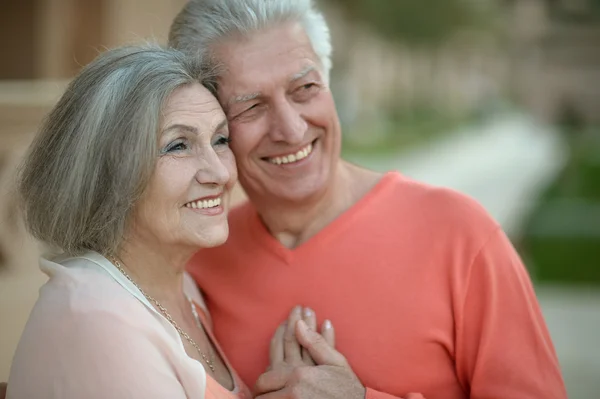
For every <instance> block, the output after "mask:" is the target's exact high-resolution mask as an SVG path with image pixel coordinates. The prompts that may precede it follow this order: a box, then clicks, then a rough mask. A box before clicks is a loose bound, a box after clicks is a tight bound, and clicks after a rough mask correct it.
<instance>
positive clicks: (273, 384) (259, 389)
mask: <svg viewBox="0 0 600 399" xmlns="http://www.w3.org/2000/svg"><path fill="white" fill-rule="evenodd" d="M291 371H292V368H290V367H279V368H276V369H273V370H271V371H267V372H266V373H263V374H262V375H261V376H260V377H258V380H256V384H255V385H254V389H253V391H254V395H255V396H256V395H261V394H265V393H267V392H272V391H278V390H280V389H283V388H284V387H285V384H286V382H287V380H288V379H289V377H290V375H291Z"/></svg>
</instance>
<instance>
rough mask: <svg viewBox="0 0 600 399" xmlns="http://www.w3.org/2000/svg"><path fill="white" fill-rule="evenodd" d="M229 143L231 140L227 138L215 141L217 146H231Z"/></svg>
mask: <svg viewBox="0 0 600 399" xmlns="http://www.w3.org/2000/svg"><path fill="white" fill-rule="evenodd" d="M229 143H231V138H229V137H225V136H219V137H218V138H217V140H216V141H215V144H214V145H217V146H221V145H229Z"/></svg>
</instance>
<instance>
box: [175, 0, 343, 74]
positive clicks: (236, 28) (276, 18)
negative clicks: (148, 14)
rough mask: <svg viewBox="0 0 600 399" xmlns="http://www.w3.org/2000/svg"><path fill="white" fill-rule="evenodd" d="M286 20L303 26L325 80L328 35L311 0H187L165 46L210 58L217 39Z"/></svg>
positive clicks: (327, 62) (246, 32) (329, 58)
mask: <svg viewBox="0 0 600 399" xmlns="http://www.w3.org/2000/svg"><path fill="white" fill-rule="evenodd" d="M289 21H294V22H300V24H301V25H302V26H303V28H304V30H305V32H306V34H307V36H308V38H309V40H310V42H311V44H312V47H313V50H314V52H315V54H316V55H317V57H319V60H320V63H321V66H322V68H323V73H324V78H325V79H326V80H327V81H329V72H330V70H331V51H332V47H331V36H330V33H329V27H328V26H327V22H326V21H325V17H324V16H323V14H322V13H321V12H319V11H318V10H317V9H316V8H315V6H314V4H313V2H312V0H190V1H188V3H187V4H186V5H185V6H184V7H183V9H182V10H181V12H180V13H179V14H178V15H177V17H176V18H175V20H174V21H173V24H172V25H171V29H170V32H169V45H170V46H172V47H175V48H178V49H180V50H183V51H186V52H192V53H200V54H203V55H205V57H206V59H210V58H211V57H210V51H211V46H212V45H214V44H215V43H217V42H219V41H220V40H223V39H226V38H228V37H231V36H233V35H236V34H241V35H248V34H250V33H252V32H256V31H260V30H262V29H265V28H268V27H271V26H273V25H275V24H278V23H282V22H289ZM215 61H218V60H215ZM215 66H216V65H215Z"/></svg>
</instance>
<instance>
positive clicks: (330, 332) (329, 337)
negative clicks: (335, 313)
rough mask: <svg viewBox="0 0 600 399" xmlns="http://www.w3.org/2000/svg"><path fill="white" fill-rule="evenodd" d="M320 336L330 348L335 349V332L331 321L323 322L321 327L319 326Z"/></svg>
mask: <svg viewBox="0 0 600 399" xmlns="http://www.w3.org/2000/svg"><path fill="white" fill-rule="evenodd" d="M321 335H322V336H323V339H325V342H327V344H329V346H331V347H332V348H335V330H334V329H333V324H331V321H329V320H325V321H324V322H323V325H322V326H321Z"/></svg>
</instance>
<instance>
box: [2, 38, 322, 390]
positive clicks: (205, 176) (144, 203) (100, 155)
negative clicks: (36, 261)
mask: <svg viewBox="0 0 600 399" xmlns="http://www.w3.org/2000/svg"><path fill="white" fill-rule="evenodd" d="M205 86H209V87H210V77H209V76H207V75H206V74H205V73H203V72H202V65H201V63H200V62H199V61H198V60H196V59H192V58H188V57H186V56H184V55H183V54H182V53H180V52H178V51H176V50H166V49H161V48H159V47H152V46H146V47H127V48H121V49H116V50H112V51H108V52H106V53H104V54H102V55H101V56H100V57H99V58H97V59H96V60H95V61H94V62H93V63H92V64H90V65H89V66H87V67H86V68H84V69H83V71H82V72H81V73H80V75H79V76H78V77H77V78H75V80H74V81H73V82H72V83H71V85H70V86H69V88H68V89H67V91H66V93H65V94H64V95H63V97H62V98H61V99H60V101H59V102H58V104H57V105H56V107H55V108H54V109H53V111H52V112H51V113H50V115H49V116H48V118H47V119H46V121H45V123H44V125H43V126H42V128H41V131H40V133H39V135H38V136H37V138H36V139H35V141H34V142H33V144H32V146H31V149H30V153H29V155H28V157H27V159H26V162H25V164H24V167H23V169H22V175H21V178H20V186H19V192H20V196H21V203H22V206H23V208H24V214H25V219H26V223H27V226H28V228H29V229H30V231H31V232H32V233H33V234H34V236H35V237H37V238H39V239H40V240H42V241H44V242H46V243H47V244H49V245H51V246H53V247H56V248H57V249H59V250H60V252H61V253H62V254H61V255H60V256H58V257H54V258H49V257H48V258H42V260H41V269H42V270H43V271H44V273H46V274H47V275H48V276H49V281H48V282H47V283H46V284H45V285H44V286H43V287H42V288H41V290H40V296H39V299H38V301H37V303H36V305H35V307H34V309H33V311H32V313H31V315H30V318H29V321H28V323H27V326H26V328H25V331H24V333H23V336H22V338H21V341H20V343H19V346H18V348H17V351H16V354H15V357H14V361H13V364H12V369H11V373H10V377H9V384H8V392H7V396H8V398H11V399H12V398H15V399H17V398H19V399H21V398H36V399H39V398H67V399H68V398H86V399H89V398H203V397H211V398H212V397H214V398H249V397H250V396H251V394H250V392H249V390H248V388H247V387H246V386H244V384H243V383H242V382H241V380H240V379H239V378H238V377H237V375H236V374H235V372H234V371H233V370H232V369H231V367H230V366H229V364H228V363H227V360H226V358H225V356H224V355H223V353H222V352H221V350H220V348H219V346H218V344H217V342H216V341H215V339H214V337H213V335H212V332H211V330H210V320H209V318H208V316H207V314H206V312H205V309H204V305H203V302H202V298H201V296H200V293H199V292H198V290H197V288H196V286H195V284H194V283H193V282H192V281H191V279H190V278H189V276H188V275H187V274H186V273H185V272H184V266H185V264H186V262H187V261H188V260H189V258H190V257H191V256H192V255H193V254H194V253H195V252H196V251H197V250H198V249H199V248H202V247H212V246H216V245H220V244H222V243H223V242H225V240H226V239H227V236H228V225H227V214H228V210H229V206H228V199H229V196H230V193H231V189H232V187H233V185H234V183H235V181H236V177H237V174H236V167H235V161H234V157H233V154H232V152H231V150H230V149H229V140H230V139H229V132H228V126H227V121H226V118H225V115H224V113H223V110H222V109H221V107H220V106H219V103H218V102H217V100H216V99H215V97H214V96H213V95H212V94H211V93H210V92H209V90H208V89H207V88H206V87H205ZM307 316H308V317H307V318H306V321H307V322H308V324H311V323H313V324H314V314H310V312H309V313H308V314H307ZM290 318H291V320H290V321H291V323H288V324H289V325H293V324H294V322H295V321H296V320H299V319H300V318H301V316H300V315H299V311H298V309H295V311H293V312H292V314H291V316H290ZM296 324H297V325H298V326H299V328H300V329H301V331H300V336H302V331H304V332H306V334H305V336H307V337H309V336H310V334H313V336H314V335H318V334H315V333H313V332H312V331H308V332H307V329H306V326H307V324H304V323H296ZM294 332H295V331H294V330H293V329H292V331H291V332H290V328H288V329H287V330H286V329H285V328H284V327H280V328H279V329H278V330H277V332H276V334H275V336H274V338H275V339H274V340H273V345H272V357H271V358H272V360H273V363H274V366H277V364H280V365H281V364H285V361H286V359H287V358H286V356H288V355H289V354H290V353H291V352H290V350H289V348H290V345H291V344H294V342H293V341H290V340H289V339H286V340H285V341H286V344H285V345H284V343H283V342H284V335H285V334H288V336H289V335H292V336H293V335H294ZM307 334H308V335H307ZM319 337H320V336H319ZM288 338H289V337H288ZM313 338H314V337H313ZM295 345H296V347H295V349H296V352H298V350H299V346H298V345H297V342H296V343H295ZM303 359H304V361H307V362H309V363H311V360H310V356H309V357H305V358H303ZM294 361H297V363H298V364H302V359H295V360H294ZM288 363H289V362H288Z"/></svg>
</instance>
